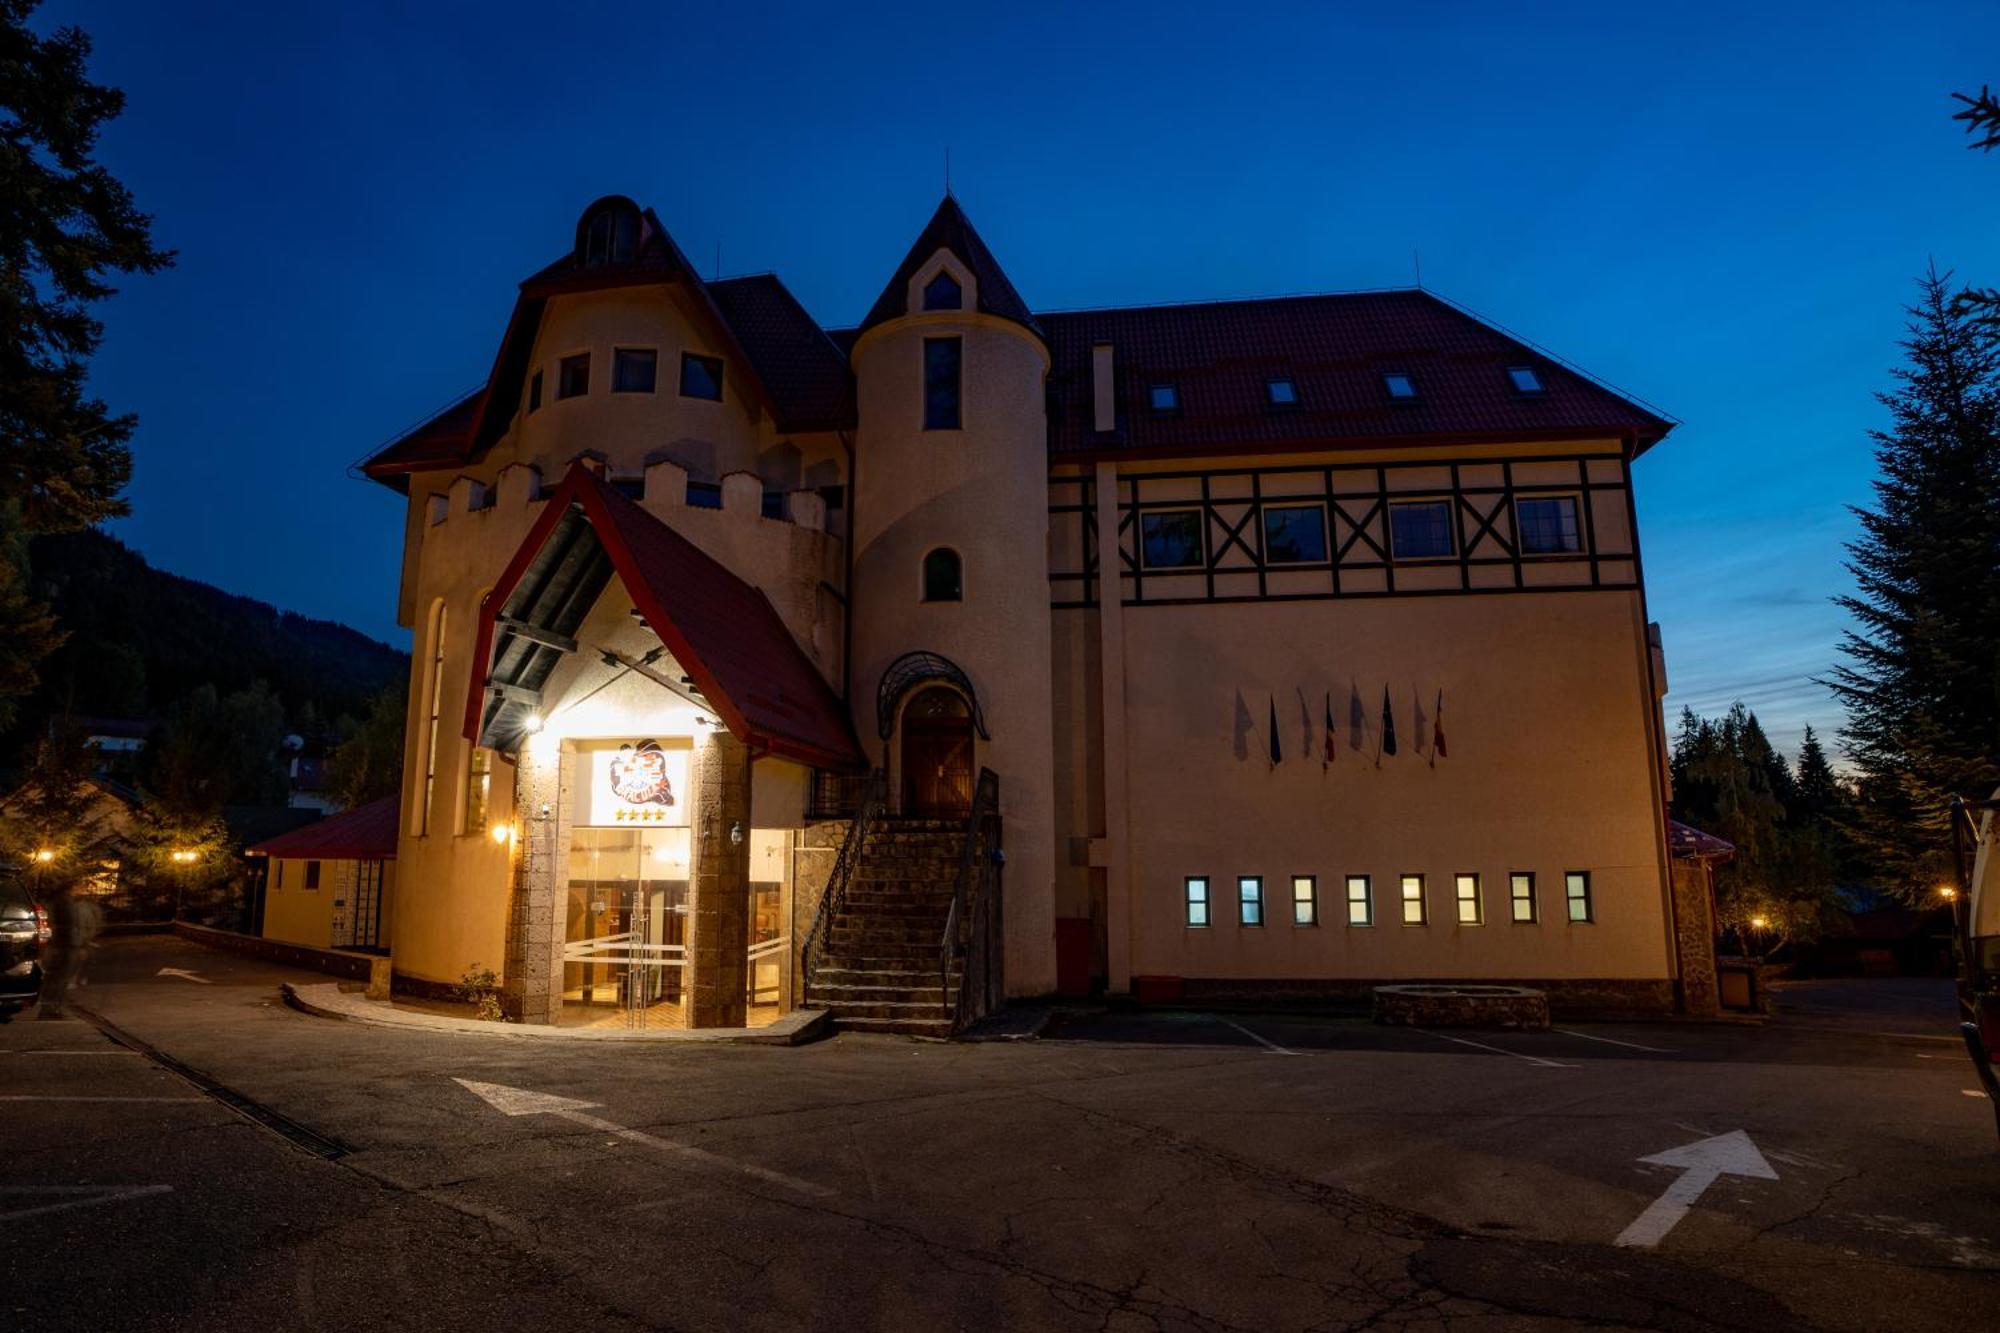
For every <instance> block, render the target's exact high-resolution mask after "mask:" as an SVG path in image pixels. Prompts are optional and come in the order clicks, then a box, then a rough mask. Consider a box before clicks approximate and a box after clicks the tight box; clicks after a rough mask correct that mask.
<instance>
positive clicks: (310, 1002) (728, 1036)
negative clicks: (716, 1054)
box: [281, 981, 827, 1046]
mask: <svg viewBox="0 0 2000 1333" xmlns="http://www.w3.org/2000/svg"><path fill="white" fill-rule="evenodd" d="M281 988H282V989H283V991H284V993H285V1003H287V1004H289V1005H290V1006H292V1008H294V1009H297V1010H299V1011H300V1012H301V1013H306V1014H311V1015H312V1016H314V1017H316V1018H328V1019H332V1020H334V1021H335V1022H344V1023H362V1024H366V1025H367V1026H369V1027H378V1028H395V1029H398V1030H400V1031H403V1032H430V1033H450V1034H463V1035H466V1036H473V1037H489V1038H498V1039H500V1040H502V1041H572V1042H588V1043H603V1042H624V1043H641V1044H652V1045H737V1046H799V1045H803V1044H804V1043H806V1042H809V1041H813V1040H816V1039H818V1038H819V1037H822V1036H824V1035H826V1028H827V1013H826V1010H824V1009H798V1010H794V1011H793V1012H791V1013H789V1014H786V1015H785V1016H784V1017H782V1018H780V1019H779V1020H778V1021H777V1022H775V1023H773V1024H771V1025H770V1026H769V1027H761V1028H694V1029H689V1028H672V1029H666V1030H661V1031H652V1032H647V1031H641V1032H633V1031H630V1030H627V1029H624V1028H552V1027H543V1026H541V1025H540V1024H532V1023H484V1022H481V1021H479V1020H478V1019H473V1018H449V1017H446V1016H445V1015H442V1014H414V1013H411V1012H410V1011H409V1010H407V1009H405V1010H400V1011H398V1010H396V1009H395V1008H394V1007H393V1006H391V1005H390V1004H388V1003H386V1002H384V1001H381V1000H368V999H363V998H362V997H361V996H358V995H354V994H351V993H349V992H347V991H343V990H342V989H340V987H339V986H338V985H337V984H335V983H334V982H330V981H322V982H314V983H311V984H308V985H303V986H301V985H295V984H293V983H292V982H289V981H287V982H284V983H282V987H281Z"/></svg>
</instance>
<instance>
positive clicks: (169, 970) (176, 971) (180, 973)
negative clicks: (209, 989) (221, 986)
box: [153, 967, 213, 986]
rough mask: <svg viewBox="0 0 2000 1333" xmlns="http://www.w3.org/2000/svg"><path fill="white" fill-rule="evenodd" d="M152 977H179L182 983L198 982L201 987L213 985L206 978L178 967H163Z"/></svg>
mask: <svg viewBox="0 0 2000 1333" xmlns="http://www.w3.org/2000/svg"><path fill="white" fill-rule="evenodd" d="M153 975H154V976H156V977H180V978H181V979H182V980H184V981H193V982H198V983H199V984H201V985H203V986H207V985H211V984H213V983H211V982H210V981H209V979H208V978H207V977H198V976H196V975H195V974H194V973H192V972H189V971H187V970H185V969H183V968H178V967H163V968H161V969H160V970H159V971H158V972H155V973H154V974H153Z"/></svg>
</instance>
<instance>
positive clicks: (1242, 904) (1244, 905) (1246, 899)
mask: <svg viewBox="0 0 2000 1333" xmlns="http://www.w3.org/2000/svg"><path fill="white" fill-rule="evenodd" d="M1236 902H1237V907H1238V910H1239V913H1240V916H1241V920H1242V922H1243V924H1244V925H1246V926H1261V925H1263V924H1264V877H1263V876H1262V875H1245V876H1243V877H1242V878H1241V879H1239V880H1237V881H1236Z"/></svg>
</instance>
